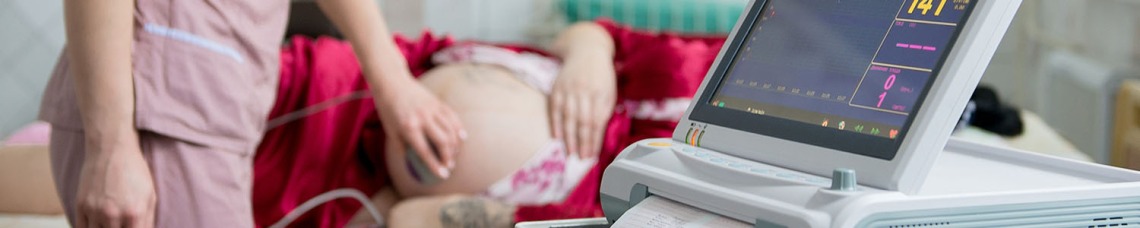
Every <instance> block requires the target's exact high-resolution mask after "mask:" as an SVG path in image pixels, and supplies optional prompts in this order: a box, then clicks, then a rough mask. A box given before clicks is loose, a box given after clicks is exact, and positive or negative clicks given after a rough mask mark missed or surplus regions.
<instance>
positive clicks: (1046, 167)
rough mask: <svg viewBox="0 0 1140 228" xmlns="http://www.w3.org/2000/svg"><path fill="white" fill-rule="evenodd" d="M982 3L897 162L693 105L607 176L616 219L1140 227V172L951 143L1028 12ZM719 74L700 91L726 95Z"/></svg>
mask: <svg viewBox="0 0 1140 228" xmlns="http://www.w3.org/2000/svg"><path fill="white" fill-rule="evenodd" d="M976 1H978V2H977V5H976V8H975V10H974V12H973V13H972V14H971V15H970V18H969V22H968V23H967V24H966V25H965V27H963V30H962V33H961V35H960V36H959V38H958V39H957V40H956V41H954V42H955V47H956V48H954V49H953V50H951V52H950V53H949V55H948V57H947V59H946V62H947V63H946V65H944V67H943V68H942V69H941V70H940V71H939V75H940V76H939V77H937V78H936V79H935V82H934V86H933V87H931V88H930V90H929V93H928V96H927V97H926V98H925V100H923V102H921V106H920V107H921V109H920V111H919V112H918V113H916V114H915V115H916V117H915V120H914V122H913V124H912V125H911V126H910V128H909V132H910V133H909V136H908V137H907V138H905V139H904V141H903V142H902V144H901V146H900V148H899V152H898V153H897V156H895V158H894V159H891V160H882V159H876V158H870V157H866V156H861V155H857V154H851V153H846V152H843V151H838V150H833V149H827V148H822V147H818V146H813V145H808V144H804V143H799V142H795V141H791V140H784V139H778V138H774V137H768V136H764V135H759V134H752V133H749V132H745V131H741V130H737V129H733V128H730V127H727V126H717V125H713V124H708V123H702V122H699V121H694V120H692V119H691V118H690V116H691V115H692V112H693V109H694V107H696V106H697V105H707V104H704V102H705V101H703V100H699V99H698V100H695V101H694V102H693V104H691V105H690V107H689V109H688V111H687V112H686V113H685V117H684V118H683V119H682V120H681V122H680V124H679V125H678V127H677V129H675V130H674V132H673V137H672V138H671V139H666V138H661V139H647V140H643V141H641V142H638V143H635V144H634V145H630V146H629V147H627V148H626V149H625V150H623V151H622V153H621V154H620V155H619V156H618V157H617V159H616V160H615V161H614V162H613V163H612V164H611V165H610V166H609V167H608V168H607V169H606V171H605V174H604V175H603V177H602V185H601V190H600V191H601V200H602V206H603V209H604V210H605V214H606V217H607V218H608V219H609V220H611V221H613V220H616V219H618V218H620V217H621V215H622V214H623V213H624V212H625V211H626V210H628V209H629V208H631V207H633V206H635V205H636V204H637V203H638V202H640V200H641V199H644V198H645V197H649V196H657V197H664V198H668V199H671V200H674V201H677V202H680V203H683V204H686V205H690V206H694V207H697V208H701V209H703V210H706V211H709V212H712V213H715V214H719V215H723V216H727V217H730V218H734V219H737V220H741V221H746V222H750V223H753V224H755V226H756V227H1017V226H1030V227H1088V226H1092V227H1096V226H1100V225H1104V226H1106V227H1107V226H1112V225H1122V224H1132V225H1140V173H1137V172H1134V171H1128V170H1123V169H1117V168H1113V167H1108V166H1104V165H1099V164H1092V163H1083V162H1076V161H1069V160H1062V159H1059V158H1053V157H1047V156H1043V155H1038V154H1032V153H1026V152H1021V151H1014V150H1009V149H1003V148H995V147H989V146H983V145H978V144H973V143H969V142H962V141H955V140H950V139H949V138H950V133H951V132H952V129H953V128H954V126H955V124H956V123H957V119H958V118H959V115H960V113H962V110H963V109H964V108H965V106H966V103H967V102H968V100H969V95H970V94H971V93H972V91H973V89H974V88H975V87H976V85H977V84H978V81H979V80H980V79H981V76H982V74H983V73H984V72H985V69H986V67H987V65H988V64H989V62H990V59H991V58H992V56H993V53H994V52H995V51H996V49H997V46H998V44H999V43H1000V41H1001V40H1002V37H1003V36H1004V34H1005V31H1006V29H1007V28H1008V27H1009V24H1010V22H1011V21H1012V19H1013V17H1014V15H1015V14H1016V11H1017V8H1018V6H1019V5H1020V3H1021V1H1020V0H976ZM763 2H764V0H754V1H753V2H752V3H750V4H763ZM749 8H750V9H753V10H755V9H756V7H749ZM751 13H755V12H750V13H749V14H751ZM747 17H748V14H745V15H742V19H741V20H740V22H738V23H737V25H736V29H734V31H733V34H730V35H729V37H730V39H738V38H739V37H738V35H737V34H736V33H738V32H741V29H742V27H745V26H747V25H743V26H742V24H747V23H746V20H747V19H746V18H747ZM733 42H734V40H729V41H728V43H733ZM728 46H729V45H726V47H725V48H724V49H722V50H721V53H720V55H719V56H718V58H717V60H716V62H714V67H716V66H721V64H723V63H722V61H724V58H725V56H726V55H730V54H732V53H728V52H729V51H730V50H729V49H730V48H729V47H728ZM715 72H716V71H715V70H710V72H709V76H706V79H705V81H704V82H703V83H702V84H701V87H700V89H699V90H698V91H702V92H705V93H707V90H706V87H708V86H715V83H717V82H710V79H711V78H713V77H710V76H712V74H714V73H715ZM700 95H701V94H698V97H701V96H700ZM948 141H949V143H947V142H948ZM838 168H846V169H852V170H855V171H856V172H857V174H858V178H859V181H860V187H859V190H858V191H854V192H846V191H833V190H829V189H828V186H829V184H830V183H831V180H830V179H829V177H830V175H831V171H832V170H834V169H838Z"/></svg>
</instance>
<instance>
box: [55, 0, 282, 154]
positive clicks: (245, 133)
mask: <svg viewBox="0 0 1140 228" xmlns="http://www.w3.org/2000/svg"><path fill="white" fill-rule="evenodd" d="M288 13H289V1H286V0H258V1H254V0H177V1H173V0H137V1H136V6H135V11H134V14H135V17H134V18H135V20H134V26H135V32H134V38H133V39H134V43H133V45H132V48H133V50H132V52H131V53H132V55H131V60H132V62H131V63H132V67H133V77H134V91H135V124H136V127H137V128H138V129H139V130H145V131H152V132H155V133H158V134H162V135H166V136H169V137H172V138H176V139H180V140H185V141H187V142H191V143H196V144H201V145H206V146H209V147H214V148H218V149H225V150H231V151H238V152H249V153H251V152H252V151H254V149H255V148H256V147H257V143H258V141H259V140H260V139H261V137H262V133H263V131H264V129H263V128H264V127H265V122H266V117H267V115H268V114H269V111H270V109H271V108H272V105H273V101H274V97H275V93H276V89H277V80H278V76H277V73H278V68H277V65H278V48H279V46H280V44H281V41H282V40H283V38H284V32H285V25H286V22H287V20H288ZM64 53H66V49H65V50H64ZM64 56H66V55H64ZM69 72H70V69H69V68H68V63H67V60H66V58H64V57H61V58H60V61H59V63H58V64H57V66H56V69H55V72H54V73H53V75H52V78H51V81H50V82H49V83H48V86H47V89H46V91H45V94H44V99H43V103H42V104H41V111H40V119H42V120H44V121H48V122H51V123H52V124H53V125H54V126H55V127H57V128H65V129H73V130H82V127H83V123H82V120H81V118H80V114H79V109H78V106H77V104H76V93H75V89H74V85H73V83H74V80H73V78H72V77H73V76H72V75H70V73H69Z"/></svg>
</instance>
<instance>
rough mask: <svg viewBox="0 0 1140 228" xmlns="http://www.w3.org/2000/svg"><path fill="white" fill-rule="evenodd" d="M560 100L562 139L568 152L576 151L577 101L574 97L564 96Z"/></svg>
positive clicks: (573, 152)
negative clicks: (562, 99)
mask: <svg viewBox="0 0 1140 228" xmlns="http://www.w3.org/2000/svg"><path fill="white" fill-rule="evenodd" d="M564 99H566V100H564V101H563V102H562V137H561V138H562V140H564V141H565V143H566V150H567V151H568V152H569V153H570V154H577V153H578V130H579V129H578V118H579V116H578V108H579V107H578V106H577V105H578V102H577V101H576V100H574V99H575V98H574V97H564Z"/></svg>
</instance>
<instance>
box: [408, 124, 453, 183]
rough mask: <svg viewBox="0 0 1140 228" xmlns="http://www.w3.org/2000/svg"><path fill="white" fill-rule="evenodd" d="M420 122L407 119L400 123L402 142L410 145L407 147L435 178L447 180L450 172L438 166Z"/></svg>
mask: <svg viewBox="0 0 1140 228" xmlns="http://www.w3.org/2000/svg"><path fill="white" fill-rule="evenodd" d="M422 121H423V119H409V120H407V121H406V122H404V123H401V124H404V127H403V128H404V141H405V142H407V143H408V144H411V145H409V146H411V147H412V149H413V150H416V154H417V155H419V156H420V160H421V161H424V163H426V164H425V165H427V167H428V168H430V169H431V170H433V171H434V172H435V174H436V175H437V176H439V177H440V178H442V179H447V177H449V176H451V171H450V170H448V169H447V168H446V167H444V166H443V165H442V164H440V162H439V157H438V156H436V155H435V154H436V152H435V151H434V150H432V148H431V146H430V144H429V143H428V139H427V137H425V135H424V133H425V132H423V127H424V126H423V125H424V124H425V123H421V122H422Z"/></svg>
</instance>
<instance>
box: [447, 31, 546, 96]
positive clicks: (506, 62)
mask: <svg viewBox="0 0 1140 228" xmlns="http://www.w3.org/2000/svg"><path fill="white" fill-rule="evenodd" d="M431 60H432V62H433V63H435V64H437V65H444V64H448V63H464V62H468V63H481V64H493V65H499V66H502V67H504V68H507V69H509V70H511V72H514V73H515V77H516V78H518V79H519V80H520V81H523V82H524V83H526V84H527V85H529V86H531V87H534V88H535V89H537V90H539V91H542V93H543V94H547V95H550V90H551V88H553V87H554V78H556V77H558V71H560V70H561V69H562V67H561V66H560V65H559V63H558V61H557V60H555V59H553V58H550V57H547V56H544V55H542V53H533V52H527V51H522V50H518V51H516V50H513V49H508V48H503V47H496V46H491V45H486V44H477V43H464V44H456V45H455V46H451V47H448V48H444V49H443V50H440V51H438V52H436V53H435V54H434V55H432V58H431Z"/></svg>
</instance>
